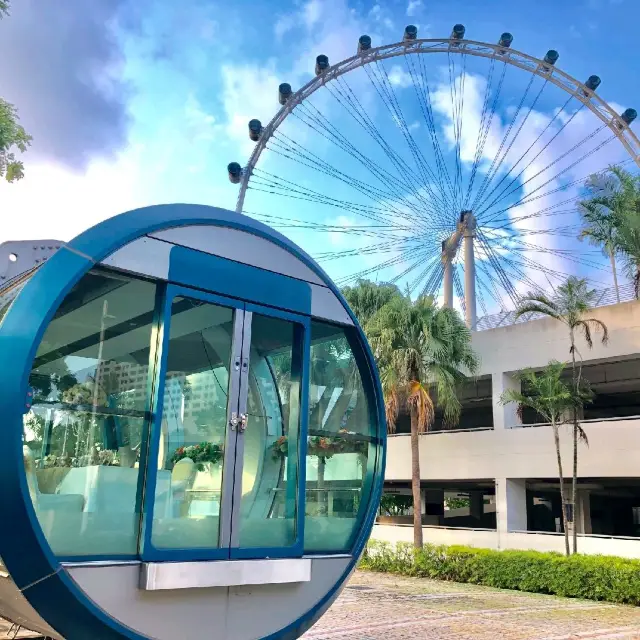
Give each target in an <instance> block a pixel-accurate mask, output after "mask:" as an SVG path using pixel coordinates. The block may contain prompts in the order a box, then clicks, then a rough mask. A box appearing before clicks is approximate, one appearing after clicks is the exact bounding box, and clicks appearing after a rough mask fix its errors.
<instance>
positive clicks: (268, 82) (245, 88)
mask: <svg viewBox="0 0 640 640" xmlns="http://www.w3.org/2000/svg"><path fill="white" fill-rule="evenodd" d="M222 81H223V107H224V112H225V115H226V118H227V123H226V133H227V135H228V137H229V138H230V139H231V140H233V141H234V142H235V144H236V145H237V147H236V153H237V157H238V158H242V159H243V160H245V159H248V157H249V156H250V155H251V152H252V151H253V148H254V146H255V143H254V142H252V141H251V140H250V139H249V129H248V125H249V120H252V119H254V118H257V119H258V120H260V121H261V122H262V124H263V126H264V125H266V124H267V123H268V122H269V121H270V120H271V118H272V117H273V116H274V115H275V114H276V112H277V111H278V109H279V108H280V105H279V103H278V86H279V84H280V83H281V82H283V78H282V77H281V76H278V75H277V72H276V69H275V64H274V62H273V61H271V62H268V63H267V64H266V65H265V66H264V67H262V68H260V67H256V66H255V65H253V64H244V65H224V66H223V67H222ZM243 160H239V162H242V161H243Z"/></svg>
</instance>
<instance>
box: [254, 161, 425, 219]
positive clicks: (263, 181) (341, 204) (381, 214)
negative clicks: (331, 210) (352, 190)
mask: <svg viewBox="0 0 640 640" xmlns="http://www.w3.org/2000/svg"><path fill="white" fill-rule="evenodd" d="M256 171H259V174H258V175H256V176H255V177H254V186H253V187H251V188H252V189H256V190H262V191H265V189H257V188H256V186H255V185H256V184H257V185H258V186H266V187H270V188H271V189H276V190H277V192H278V195H282V196H284V197H291V198H296V199H301V200H307V201H311V202H318V203H319V204H326V205H328V206H333V207H337V208H340V209H342V210H347V211H350V212H352V213H355V214H358V215H362V216H363V217H366V218H368V219H371V220H375V221H378V222H383V223H386V224H389V225H390V226H394V227H397V226H398V225H397V224H395V220H394V218H393V216H392V215H391V214H390V213H389V209H392V210H394V212H395V213H396V215H397V216H400V217H403V218H405V219H406V220H407V222H411V228H415V224H414V221H415V218H414V217H413V216H411V215H409V214H407V213H405V212H403V211H401V210H397V209H395V208H394V206H393V205H392V203H386V206H385V207H374V206H371V205H364V204H360V203H356V202H348V201H346V200H339V199H337V198H332V197H330V196H327V195H325V194H322V193H320V192H318V191H314V190H313V189H309V188H308V187H305V186H303V185H299V184H296V183H295V182H292V181H290V180H285V179H284V178H281V177H279V176H276V175H274V174H271V173H269V172H266V171H262V170H257V169H256ZM261 174H264V176H263V175H261ZM267 192H268V193H271V191H268V190H267ZM430 228H431V229H432V228H434V227H433V226H431V227H430Z"/></svg>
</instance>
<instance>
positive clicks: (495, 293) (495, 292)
mask: <svg viewBox="0 0 640 640" xmlns="http://www.w3.org/2000/svg"><path fill="white" fill-rule="evenodd" d="M478 269H479V271H480V272H481V273H484V275H485V277H486V279H487V280H488V282H489V285H487V284H486V283H484V281H483V280H482V278H479V279H478V283H481V285H482V286H484V288H485V291H486V292H487V293H488V294H489V296H490V297H491V298H493V300H494V301H495V302H496V303H497V304H498V306H499V307H500V309H505V308H506V307H505V303H504V298H503V297H502V296H501V295H500V289H499V288H498V287H497V285H496V282H498V281H497V280H496V278H495V277H494V276H492V275H491V273H490V271H489V270H488V269H487V268H486V267H485V266H484V264H483V262H482V261H479V262H478Z"/></svg>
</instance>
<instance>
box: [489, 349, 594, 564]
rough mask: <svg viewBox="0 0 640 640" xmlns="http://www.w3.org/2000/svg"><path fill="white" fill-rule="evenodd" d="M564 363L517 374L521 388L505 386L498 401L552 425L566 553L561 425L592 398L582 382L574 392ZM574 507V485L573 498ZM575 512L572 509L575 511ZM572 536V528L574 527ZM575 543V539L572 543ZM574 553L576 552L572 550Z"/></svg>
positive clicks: (566, 536)
mask: <svg viewBox="0 0 640 640" xmlns="http://www.w3.org/2000/svg"><path fill="white" fill-rule="evenodd" d="M564 368H565V365H564V364H563V363H562V362H550V363H549V364H548V365H547V366H546V367H545V368H544V369H543V370H542V371H541V372H540V373H536V372H535V371H524V372H521V373H520V374H519V379H520V383H521V385H522V388H521V391H516V390H515V389H508V390H507V391H505V392H504V393H503V394H502V397H501V398H500V402H501V403H502V404H509V403H512V402H515V403H516V404H517V405H518V413H519V414H520V415H522V411H523V409H524V408H525V407H528V408H530V409H533V410H534V411H535V412H536V413H538V414H540V415H541V416H542V417H543V418H544V419H545V420H546V421H548V422H549V423H550V424H551V429H552V430H553V441H554V444H555V448H556V459H557V462H558V480H559V482H560V502H561V504H562V525H563V529H564V545H565V552H566V554H567V555H569V554H570V549H569V527H568V526H567V507H566V505H567V499H566V498H565V491H564V472H563V469H562V455H561V452H560V433H559V427H560V425H562V424H564V423H565V422H566V415H567V412H568V411H574V410H575V408H576V406H577V405H578V404H583V403H584V402H587V401H588V400H589V399H590V397H591V392H590V389H589V388H588V385H587V384H586V383H585V382H584V381H583V382H582V383H581V384H580V385H579V386H578V388H577V392H576V391H574V389H573V388H572V387H571V386H569V385H567V384H566V383H565V382H564V380H563V375H562V374H563V373H564ZM572 504H573V505H574V506H573V509H574V510H575V488H574V497H573V501H572ZM574 512H575V511H574ZM574 519H575V518H574ZM574 535H575V527H574ZM574 546H575V542H574ZM574 553H575V551H574Z"/></svg>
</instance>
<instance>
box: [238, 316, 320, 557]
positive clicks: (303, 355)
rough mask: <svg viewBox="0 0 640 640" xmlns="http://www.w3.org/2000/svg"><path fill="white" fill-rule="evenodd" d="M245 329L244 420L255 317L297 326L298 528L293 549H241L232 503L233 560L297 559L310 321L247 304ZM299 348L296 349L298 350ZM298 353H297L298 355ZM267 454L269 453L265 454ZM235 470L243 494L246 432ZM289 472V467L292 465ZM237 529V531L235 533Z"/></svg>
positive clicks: (301, 529) (301, 522) (301, 528)
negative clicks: (274, 319) (283, 321)
mask: <svg viewBox="0 0 640 640" xmlns="http://www.w3.org/2000/svg"><path fill="white" fill-rule="evenodd" d="M244 308H245V313H244V327H243V341H242V371H241V376H240V398H239V412H240V415H242V416H244V415H246V413H247V401H248V395H249V368H250V367H249V364H250V354H251V333H252V326H253V316H254V314H258V315H262V316H267V317H271V318H279V319H282V320H285V321H287V322H290V323H292V324H293V325H294V345H292V346H293V348H294V352H293V354H292V355H293V357H292V369H294V371H295V374H294V376H292V379H295V378H297V382H298V391H299V392H298V402H299V417H298V433H297V442H296V445H297V452H298V456H297V460H296V467H297V468H296V471H297V482H296V483H295V485H294V486H295V490H296V492H297V496H298V499H297V503H296V514H295V527H296V537H295V541H294V543H293V545H290V546H288V547H241V546H240V545H239V537H240V532H239V526H238V525H239V523H240V504H241V500H240V499H237V500H234V502H233V514H232V519H231V522H232V534H231V548H230V551H231V553H230V557H231V558H232V559H261V558H295V557H301V556H302V555H303V548H304V518H305V505H306V491H305V487H306V460H307V433H308V420H309V415H308V414H309V410H308V408H309V366H310V355H311V319H310V318H309V317H308V316H303V315H299V314H295V313H291V312H288V311H281V310H279V309H272V308H269V307H264V306H262V305H256V304H253V303H246V304H245V305H244ZM296 348H297V349H296ZM296 351H297V353H296ZM265 453H266V452H265ZM235 455H236V467H235V483H234V488H235V487H237V488H238V490H239V491H240V492H241V491H242V471H243V464H244V431H240V432H239V433H238V435H237V444H236V448H235ZM289 470H290V465H289ZM234 526H235V530H234Z"/></svg>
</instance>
